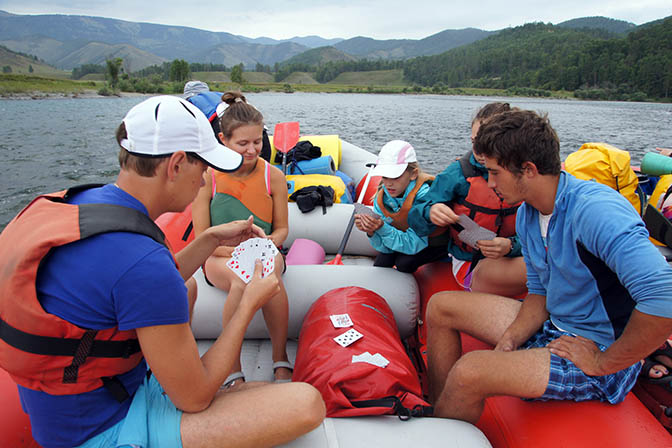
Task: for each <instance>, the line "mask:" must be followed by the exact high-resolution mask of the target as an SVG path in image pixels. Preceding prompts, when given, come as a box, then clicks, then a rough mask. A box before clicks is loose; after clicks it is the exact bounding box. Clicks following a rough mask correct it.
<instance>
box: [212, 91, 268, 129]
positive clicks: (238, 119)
mask: <svg viewBox="0 0 672 448" xmlns="http://www.w3.org/2000/svg"><path fill="white" fill-rule="evenodd" d="M222 101H223V102H225V103H226V104H228V106H229V107H227V108H226V110H225V111H224V113H223V114H222V116H221V117H220V118H219V129H220V131H221V133H222V135H224V137H226V138H231V136H232V135H233V131H235V130H236V129H238V128H239V127H241V126H245V125H250V124H251V125H262V126H263V124H264V116H263V115H262V114H261V112H259V110H258V109H257V108H256V107H254V106H252V105H251V104H248V102H247V98H245V95H243V94H242V93H241V92H234V91H229V92H225V93H224V94H223V95H222Z"/></svg>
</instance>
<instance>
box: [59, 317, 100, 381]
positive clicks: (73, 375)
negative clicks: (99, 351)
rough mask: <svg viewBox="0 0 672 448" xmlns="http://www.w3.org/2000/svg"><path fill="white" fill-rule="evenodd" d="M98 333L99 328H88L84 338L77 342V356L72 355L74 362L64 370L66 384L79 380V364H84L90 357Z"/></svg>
mask: <svg viewBox="0 0 672 448" xmlns="http://www.w3.org/2000/svg"><path fill="white" fill-rule="evenodd" d="M97 334H98V331H97V330H86V332H85V333H84V336H82V338H81V339H80V340H79V344H77V350H76V351H75V356H73V357H72V363H71V364H70V365H69V366H68V367H66V368H65V369H64V370H63V383H64V384H74V383H76V382H77V374H78V373H79V366H81V365H82V364H84V361H86V358H88V357H89V353H91V346H92V345H93V340H94V339H95V338H96V335H97Z"/></svg>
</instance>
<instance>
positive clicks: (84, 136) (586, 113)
mask: <svg viewBox="0 0 672 448" xmlns="http://www.w3.org/2000/svg"><path fill="white" fill-rule="evenodd" d="M247 96H248V100H249V101H250V102H251V103H252V104H254V105H255V106H257V108H259V109H260V110H261V111H262V112H263V114H264V116H265V118H266V123H267V125H268V127H269V129H270V130H271V132H272V130H273V127H274V126H275V124H276V123H279V122H283V121H298V122H299V123H300V126H301V133H302V134H339V135H340V136H341V138H343V139H345V140H347V141H349V142H351V143H353V144H355V145H358V146H361V147H362V148H365V149H367V150H369V151H371V152H373V153H377V152H378V150H379V149H380V147H381V146H382V145H383V144H385V143H386V142H388V141H389V140H393V139H401V140H407V141H409V142H411V143H412V144H413V146H414V147H415V149H416V151H417V152H418V158H419V160H420V164H421V166H422V167H423V168H424V169H425V170H426V171H428V172H430V173H433V174H434V173H437V172H439V171H441V170H443V169H444V168H445V167H446V166H447V165H448V164H449V163H450V162H451V161H453V160H454V159H455V157H457V156H459V155H461V154H463V153H464V152H465V151H467V150H468V149H469V148H470V146H471V145H470V141H469V138H470V135H471V134H470V122H471V119H472V117H473V116H474V114H475V113H476V111H477V110H478V109H479V108H480V107H481V106H483V105H484V104H487V103H489V102H491V101H497V100H500V101H508V102H509V103H510V104H511V105H512V106H518V107H521V108H525V109H532V110H535V111H538V112H543V113H548V115H549V117H550V120H551V123H552V125H553V127H554V128H555V130H556V131H557V133H558V136H559V137H560V143H561V150H562V155H563V159H564V157H565V156H566V155H567V154H569V153H570V152H572V151H574V150H576V149H578V148H579V147H580V146H581V145H582V144H583V143H585V142H589V141H604V142H608V143H610V144H612V145H614V146H617V147H619V148H622V149H627V150H629V151H630V153H631V155H632V158H633V163H635V164H637V163H639V160H640V159H641V157H642V156H643V155H644V154H645V153H646V152H648V151H653V150H654V148H655V147H656V146H667V147H671V146H672V105H670V104H653V103H620V102H592V101H585V102H584V101H565V100H548V99H545V100H544V99H529V98H488V97H461V96H438V95H437V96H433V95H417V96H416V95H365V94H320V93H315V94H313V93H294V94H291V95H289V94H284V93H261V94H249V95H247ZM143 99H144V97H126V98H95V99H58V100H50V99H45V100H0V166H1V167H2V175H1V176H0V228H4V226H5V225H6V224H7V222H9V220H10V219H11V218H12V217H13V216H14V215H15V214H16V213H17V212H18V211H19V210H20V209H21V208H23V207H24V206H25V205H26V204H27V203H28V201H30V199H32V198H33V197H34V196H35V195H37V194H40V193H46V192H51V191H56V190H59V189H62V188H65V187H68V186H71V185H76V184H83V183H94V182H95V183H106V182H111V181H113V180H114V178H115V177H116V173H117V170H118V163H117V152H118V148H117V146H116V142H115V140H114V131H115V129H116V127H117V125H118V124H119V123H120V122H121V119H122V118H123V117H124V115H125V113H126V112H127V111H128V109H130V108H131V107H132V106H133V105H135V104H137V103H139V102H140V101H142V100H143Z"/></svg>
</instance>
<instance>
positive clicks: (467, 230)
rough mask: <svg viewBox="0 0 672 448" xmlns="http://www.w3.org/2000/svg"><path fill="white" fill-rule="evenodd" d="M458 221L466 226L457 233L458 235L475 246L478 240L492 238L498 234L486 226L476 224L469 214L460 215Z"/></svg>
mask: <svg viewBox="0 0 672 448" xmlns="http://www.w3.org/2000/svg"><path fill="white" fill-rule="evenodd" d="M457 223H458V224H459V225H461V226H462V227H463V228H464V230H462V231H461V232H460V233H458V234H457V237H458V238H459V239H460V241H463V242H465V243H466V244H468V245H469V246H471V247H474V248H475V247H476V244H477V242H478V241H481V240H491V239H493V238H494V237H496V236H497V234H496V233H495V232H493V231H492V230H488V229H486V228H485V227H481V226H479V225H478V224H476V223H475V222H474V221H473V220H471V219H470V218H469V217H468V216H467V215H460V217H459V220H458V221H457Z"/></svg>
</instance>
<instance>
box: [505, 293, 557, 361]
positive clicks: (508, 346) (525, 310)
mask: <svg viewBox="0 0 672 448" xmlns="http://www.w3.org/2000/svg"><path fill="white" fill-rule="evenodd" d="M547 319H548V311H546V297H545V296H542V295H539V294H528V295H527V297H526V298H525V300H523V305H522V306H521V307H520V310H519V311H518V315H517V316H516V318H515V319H514V321H513V322H511V325H509V328H507V329H506V331H505V332H504V334H503V335H502V338H501V339H500V340H499V342H498V343H497V346H495V350H501V351H504V352H511V351H514V350H517V349H518V347H520V346H521V345H522V344H523V343H524V342H525V341H527V340H528V339H529V338H530V337H531V336H532V335H533V334H534V333H536V332H537V331H538V330H539V328H541V326H542V325H543V323H544V322H545V321H546V320H547Z"/></svg>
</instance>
